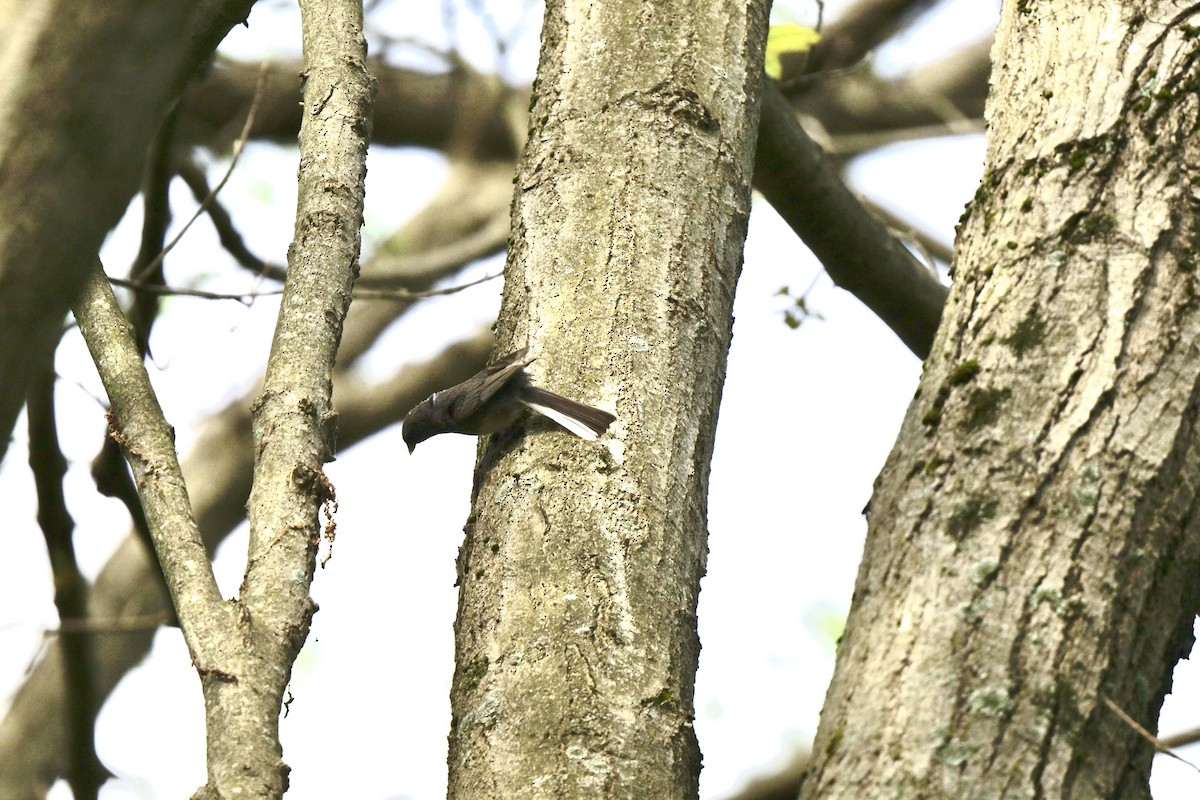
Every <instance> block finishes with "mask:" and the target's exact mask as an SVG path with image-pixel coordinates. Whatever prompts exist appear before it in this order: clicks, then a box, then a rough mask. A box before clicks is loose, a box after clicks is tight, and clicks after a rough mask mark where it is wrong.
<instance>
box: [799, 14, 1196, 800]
mask: <svg viewBox="0 0 1200 800" xmlns="http://www.w3.org/2000/svg"><path fill="white" fill-rule="evenodd" d="M1176 9H1177V6H1176V4H1173V3H1167V2H1149V1H1148V0H1142V1H1141V2H1127V3H1120V4H1108V5H1106V6H1103V7H1097V6H1096V5H1095V4H1094V3H1090V2H1082V1H1081V0H1071V1H1070V2H1060V3H1024V2H1016V3H1005V4H1004V11H1003V17H1002V20H1001V24H1000V28H999V30H998V33H997V39H996V49H995V51H994V54H993V56H994V57H993V59H992V63H993V64H995V65H996V68H995V72H994V73H993V78H992V80H993V88H992V96H991V98H990V101H989V104H990V105H989V108H990V112H991V119H990V128H989V141H988V149H987V161H986V173H985V177H984V180H983V183H982V185H981V187H980V190H979V192H978V194H977V196H976V198H975V200H974V202H973V204H972V207H971V209H970V211H969V213H968V215H967V218H966V220H965V222H964V224H963V225H962V226H961V228H960V232H959V233H960V236H959V258H958V261H957V263H956V265H955V282H954V287H953V290H952V292H951V296H950V300H949V304H948V305H947V308H946V311H945V314H944V316H943V320H942V326H941V329H940V332H939V334H938V338H937V340H936V341H935V344H934V349H933V354H932V355H931V357H930V359H929V360H928V362H927V364H926V369H925V373H924V375H923V376H922V379H921V384H920V388H919V390H918V393H917V397H916V398H915V399H914V401H913V404H912V406H911V407H910V409H909V412H908V415H907V417H906V419H905V422H904V425H903V427H902V429H901V432H900V435H899V438H898V440H897V443H896V446H895V449H894V450H893V452H892V454H891V456H890V458H889V460H888V462H887V465H886V466H885V468H884V471H883V474H882V476H881V478H880V480H879V483H878V485H877V487H876V492H875V496H874V499H873V500H872V501H871V504H870V507H869V510H868V520H869V530H868V536H867V544H866V550H865V553H864V556H863V562H862V567H861V569H860V572H859V576H858V582H857V587H856V590H855V597H854V602H853V606H852V609H851V613H850V618H849V620H848V623H847V627H846V633H845V635H844V637H843V640H842V643H841V647H840V649H839V653H838V664H837V671H836V674H835V676H834V679H833V682H832V684H831V686H830V689H829V694H828V697H827V699H826V705H825V709H824V711H823V713H822V719H821V725H820V730H819V733H818V735H817V739H816V742H815V744H814V747H813V766H812V770H811V772H810V774H809V776H808V778H807V781H806V784H805V787H804V792H803V795H802V796H803V797H807V798H816V797H820V798H822V799H823V800H824V799H825V798H862V797H1006V798H1017V797H1029V798H1034V797H1039V798H1040V797H1060V798H1069V797H1076V798H1093V797H1109V798H1142V797H1147V796H1148V789H1147V777H1148V772H1149V768H1150V761H1151V756H1152V755H1153V752H1154V749H1153V747H1152V746H1151V745H1150V744H1148V743H1147V742H1146V741H1145V740H1144V739H1143V738H1142V737H1140V736H1139V735H1138V734H1137V733H1135V732H1134V731H1133V730H1131V729H1130V727H1129V726H1128V725H1126V724H1125V723H1124V722H1122V721H1121V720H1120V718H1119V717H1118V715H1117V714H1116V713H1115V712H1114V711H1113V708H1112V706H1110V705H1109V703H1112V704H1113V705H1115V706H1116V707H1119V708H1121V709H1123V710H1124V711H1125V712H1128V714H1130V715H1131V716H1132V717H1133V718H1134V719H1136V720H1137V721H1138V722H1139V723H1140V724H1141V725H1143V726H1145V727H1146V728H1148V729H1151V730H1153V729H1154V728H1155V723H1156V719H1157V715H1158V711H1159V708H1160V705H1161V703H1162V700H1163V696H1164V694H1165V692H1166V691H1167V690H1168V688H1169V686H1170V679H1171V670H1172V668H1173V667H1174V665H1175V662H1176V660H1177V659H1178V658H1180V657H1181V656H1183V655H1186V654H1187V652H1188V650H1189V648H1190V645H1191V643H1192V621H1193V619H1194V617H1195V614H1196V612H1197V610H1198V609H1200V590H1198V587H1200V520H1198V519H1197V517H1196V515H1195V510H1196V490H1197V487H1198V486H1200V437H1198V436H1197V434H1198V433H1200V431H1198V430H1197V421H1198V416H1197V415H1198V411H1200V358H1198V357H1197V356H1198V355H1200V354H1198V352H1197V341H1200V338H1198V337H1200V307H1198V306H1197V302H1196V288H1197V286H1196V263H1197V262H1196V248H1197V223H1196V210H1197V207H1196V189H1197V185H1198V181H1200V173H1198V169H1197V164H1200V142H1198V141H1197V139H1196V126H1197V120H1198V114H1200V108H1198V104H1197V101H1196V94H1195V77H1194V76H1195V74H1196V70H1197V66H1198V64H1200V38H1198V33H1200V31H1198V29H1197V28H1196V27H1194V25H1195V24H1196V22H1197V20H1196V19H1195V18H1193V17H1191V16H1189V15H1194V14H1196V7H1195V6H1192V7H1191V8H1190V10H1189V11H1188V12H1186V13H1180V12H1179V11H1178V10H1176Z"/></svg>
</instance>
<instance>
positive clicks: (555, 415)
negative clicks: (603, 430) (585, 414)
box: [521, 400, 599, 442]
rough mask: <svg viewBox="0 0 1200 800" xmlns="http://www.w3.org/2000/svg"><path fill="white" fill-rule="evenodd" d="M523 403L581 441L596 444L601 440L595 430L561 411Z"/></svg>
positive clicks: (525, 401)
mask: <svg viewBox="0 0 1200 800" xmlns="http://www.w3.org/2000/svg"><path fill="white" fill-rule="evenodd" d="M521 402H523V403H524V404H525V405H527V406H529V407H530V408H532V409H533V410H534V411H536V412H538V413H539V414H541V415H543V416H545V417H549V418H550V419H552V420H554V421H555V422H557V423H558V424H559V425H561V426H562V427H564V428H566V429H567V430H569V431H570V432H571V433H573V434H575V435H576V436H578V437H579V438H580V439H587V440H588V441H589V442H594V441H596V439H598V438H599V437H598V436H597V435H596V432H595V431H594V430H592V429H591V428H589V427H588V426H587V425H584V424H583V423H582V422H580V421H579V420H577V419H575V418H574V417H568V416H567V415H566V414H564V413H562V412H561V411H556V410H555V409H553V408H549V407H547V406H543V405H539V404H538V403H530V402H529V401H528V400H522V401H521Z"/></svg>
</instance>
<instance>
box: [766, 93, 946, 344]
mask: <svg viewBox="0 0 1200 800" xmlns="http://www.w3.org/2000/svg"><path fill="white" fill-rule="evenodd" d="M754 185H755V188H757V189H758V190H759V191H761V192H762V193H763V196H764V197H766V198H767V200H768V201H769V202H770V203H771V205H772V206H774V208H775V210H776V211H778V212H779V214H780V216H782V217H783V218H784V219H785V220H786V221H787V223H788V225H790V226H791V228H792V230H794V231H796V234H797V235H798V236H799V237H800V238H801V239H802V240H803V241H804V243H805V244H806V245H808V247H809V249H811V250H812V251H813V253H814V254H815V255H816V256H817V258H819V259H820V260H821V263H822V264H823V265H824V266H825V270H826V271H827V272H828V273H829V277H831V278H833V281H834V283H836V284H837V285H839V286H841V287H843V288H844V289H846V290H847V291H849V292H851V293H853V294H854V296H855V297H857V298H858V299H859V300H862V301H863V303H865V304H866V305H867V307H869V308H870V309H871V310H872V311H874V312H875V313H876V314H877V315H878V316H879V318H880V319H882V320H883V321H884V322H885V323H886V324H887V325H888V327H890V328H891V329H892V330H893V331H895V332H896V335H897V336H899V337H900V339H901V341H903V342H904V343H905V344H906V345H908V347H909V349H910V350H912V351H913V352H914V353H916V354H917V355H918V356H919V357H921V358H924V357H925V356H926V355H928V354H929V348H930V345H931V344H932V342H933V335H934V333H935V332H936V331H937V326H938V321H939V320H940V319H941V315H942V305H943V304H944V303H945V300H946V294H947V290H946V287H944V286H942V285H941V284H940V283H939V282H938V280H937V278H936V277H935V276H934V275H933V274H932V273H931V272H930V271H929V270H928V269H926V268H925V267H923V266H922V265H921V264H920V263H918V262H917V260H916V259H915V258H913V256H912V254H911V253H909V252H908V250H907V249H906V248H905V247H904V246H903V245H902V244H900V243H899V242H898V241H896V240H895V239H894V238H893V237H892V236H891V234H889V233H888V230H887V228H885V227H884V225H883V224H882V223H881V222H880V221H879V220H878V219H876V218H875V217H873V216H872V215H871V214H870V213H868V212H867V211H866V209H864V208H863V207H862V203H860V202H859V201H858V198H856V197H855V196H854V195H853V194H852V193H851V192H850V190H849V189H847V188H846V186H845V184H843V183H842V181H841V179H840V178H839V177H838V175H837V173H836V172H835V171H834V170H833V169H832V167H830V166H829V165H828V164H827V163H826V161H825V157H824V154H822V153H821V151H820V149H819V148H818V147H817V146H816V145H815V144H814V143H813V141H812V140H811V139H809V138H808V135H807V134H805V133H804V131H803V129H801V127H800V124H799V123H798V122H797V121H796V116H795V114H794V113H793V112H792V110H791V108H790V107H789V106H788V104H787V101H786V100H785V99H784V97H783V95H782V94H780V92H779V90H778V89H777V88H776V87H775V86H774V85H773V84H771V83H770V82H769V81H768V82H767V83H766V84H765V85H764V87H763V109H762V122H761V123H760V125H759V135H758V152H757V159H756V163H755V168H754Z"/></svg>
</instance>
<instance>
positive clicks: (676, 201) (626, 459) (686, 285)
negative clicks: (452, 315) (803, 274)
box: [449, 0, 767, 798]
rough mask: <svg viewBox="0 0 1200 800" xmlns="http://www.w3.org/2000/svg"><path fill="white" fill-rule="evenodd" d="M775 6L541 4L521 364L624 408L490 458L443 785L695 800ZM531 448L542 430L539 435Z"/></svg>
mask: <svg viewBox="0 0 1200 800" xmlns="http://www.w3.org/2000/svg"><path fill="white" fill-rule="evenodd" d="M766 16H767V3H765V2H752V3H740V2H739V3H732V2H729V3H699V4H697V3H693V2H690V0H678V1H676V2H667V3H657V4H654V5H653V6H647V5H644V4H640V3H628V2H619V3H616V4H609V5H607V6H589V5H587V4H580V3H566V4H556V3H551V4H548V6H547V12H546V19H545V26H544V29H543V33H542V54H541V62H540V65H539V68H538V78H537V83H536V90H535V99H534V103H533V107H532V111H531V119H532V128H531V131H530V136H529V140H528V144H527V147H526V151H525V154H524V157H523V162H522V166H521V168H520V171H519V174H518V178H517V197H516V201H515V204H514V209H513V232H514V235H513V243H512V248H511V250H510V254H509V262H508V269H507V272H506V283H505V294H504V299H503V303H502V311H501V317H500V325H499V334H498V337H499V342H500V348H499V351H500V352H501V353H504V352H508V351H509V350H511V349H516V348H519V347H522V346H525V345H526V344H528V345H529V346H530V347H531V348H532V352H533V353H534V354H535V355H537V356H538V361H537V362H536V367H537V368H538V370H539V371H540V373H541V374H540V377H541V378H542V383H544V384H545V385H546V386H547V387H548V388H550V389H553V390H556V391H560V392H562V393H565V394H569V395H571V396H573V397H575V398H577V399H580V400H582V401H584V402H587V403H589V404H594V405H598V406H600V407H603V408H607V409H610V410H615V411H616V413H617V415H618V419H617V422H616V423H615V424H614V425H613V427H612V428H611V429H610V431H609V433H608V434H607V435H606V436H605V437H604V438H603V439H602V440H601V441H600V442H598V443H594V444H593V443H586V442H582V441H579V440H575V439H572V438H570V437H569V435H568V434H564V433H562V432H559V431H555V430H551V429H548V428H545V427H542V426H538V425H537V424H536V423H531V424H530V426H529V427H528V429H526V430H524V431H523V432H522V431H520V430H518V431H515V432H512V433H510V434H509V435H507V436H505V435H499V436H497V437H495V438H494V439H493V440H489V441H488V442H487V443H485V444H484V445H482V446H481V451H480V454H481V455H480V463H479V471H478V475H477V481H476V487H475V496H474V503H473V512H472V516H471V518H470V520H469V522H468V525H467V536H466V541H465V543H464V545H463V549H462V553H461V555H460V562H459V576H460V581H461V593H460V600H459V614H458V620H457V623H456V628H455V639H456V646H457V657H456V669H455V676H454V686H453V690H452V693H451V706H452V710H453V721H452V728H451V737H450V756H449V761H450V776H449V794H450V796H451V797H456V798H480V797H506V798H509V797H514V798H515V797H535V796H536V797H587V798H596V797H605V798H618V797H655V798H680V797H694V796H696V793H697V778H698V774H699V767H700V754H699V750H698V748H697V745H696V738H695V734H694V732H693V730H692V719H693V707H692V699H693V680H694V674H695V669H696V659H697V655H698V649H699V647H698V642H697V638H696V619H695V613H696V598H697V592H698V588H699V580H700V576H701V574H702V573H703V571H704V563H705V555H706V533H707V531H706V509H705V502H706V497H707V487H708V472H709V460H710V457H711V454H712V440H713V431H714V427H715V423H716V416H717V407H718V404H719V401H720V396H721V385H722V381H723V378H724V365H725V357H726V353H727V350H728V346H729V337H730V327H731V323H732V318H731V310H732V303H733V294H734V288H735V285H736V281H737V277H738V272H739V270H740V265H741V252H742V243H743V240H744V237H745V232H746V221H747V216H748V213H749V200H750V196H749V189H750V177H751V168H752V160H753V151H754V134H755V126H756V123H757V117H758V97H759V89H760V80H761V75H762V59H763V44H764V41H765V36H766ZM522 433H524V435H522Z"/></svg>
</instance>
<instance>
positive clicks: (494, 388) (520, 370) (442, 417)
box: [403, 347, 617, 455]
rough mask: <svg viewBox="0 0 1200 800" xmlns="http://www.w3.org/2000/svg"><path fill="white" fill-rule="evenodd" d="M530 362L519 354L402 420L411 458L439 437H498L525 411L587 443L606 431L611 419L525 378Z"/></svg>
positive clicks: (437, 395)
mask: <svg viewBox="0 0 1200 800" xmlns="http://www.w3.org/2000/svg"><path fill="white" fill-rule="evenodd" d="M533 361H534V357H533V356H530V355H529V348H528V347H525V348H522V349H520V350H517V351H515V352H512V353H509V354H508V355H506V356H504V357H503V358H501V359H499V360H497V361H496V362H495V363H493V364H490V365H489V366H487V367H485V368H484V369H483V370H482V371H480V372H478V373H476V374H475V375H474V376H472V377H470V378H467V379H466V380H465V381H463V382H462V383H460V384H458V385H456V386H451V387H450V388H448V389H442V390H441V391H438V392H434V393H433V394H431V395H430V396H429V397H427V398H426V399H424V400H422V401H421V402H420V403H418V404H417V405H416V407H415V408H413V410H412V411H409V412H408V414H407V416H405V417H404V426H403V436H404V443H405V444H407V445H408V452H409V454H410V455H411V454H412V452H413V451H414V450H415V449H416V447H417V445H418V444H420V443H421V442H423V441H425V440H426V439H428V438H430V437H431V436H437V435H438V434H439V433H465V434H470V435H472V436H482V435H484V434H488V433H496V432H497V431H500V430H503V429H505V428H507V427H509V426H510V425H512V424H513V423H514V422H516V421H517V418H518V417H520V416H521V414H522V413H523V412H524V411H525V409H532V410H534V411H536V412H537V413H539V414H541V415H543V416H545V417H549V418H550V419H551V420H553V421H554V422H556V423H558V424H559V425H560V426H562V427H563V428H565V429H566V430H568V431H570V432H571V433H573V434H575V435H576V436H579V437H581V438H583V439H587V440H589V441H595V440H596V439H597V438H599V437H600V435H601V434H603V433H604V432H605V431H606V430H608V426H609V425H611V424H612V423H613V422H614V421H615V420H616V418H617V417H616V415H615V414H611V413H609V412H607V411H603V410H601V409H599V408H593V407H592V406H589V405H584V404H583V403H579V402H577V401H575V400H571V399H569V398H566V397H563V396H562V395H558V394H555V393H554V392H549V391H547V390H545V389H541V388H539V387H537V386H534V385H533V383H532V382H531V381H530V380H529V375H528V374H527V373H526V372H525V368H526V367H528V366H529V365H530V364H532V363H533Z"/></svg>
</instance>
